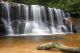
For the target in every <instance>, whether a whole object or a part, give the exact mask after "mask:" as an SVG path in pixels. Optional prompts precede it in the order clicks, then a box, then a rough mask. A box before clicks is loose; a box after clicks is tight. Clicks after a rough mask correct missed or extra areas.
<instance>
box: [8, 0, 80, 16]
mask: <svg viewBox="0 0 80 53" xmlns="http://www.w3.org/2000/svg"><path fill="white" fill-rule="evenodd" d="M8 1H14V2H19V3H24V4H39V5H47V6H49V7H56V8H60V9H63V10H64V11H68V12H70V13H71V14H78V16H80V0H8Z"/></svg>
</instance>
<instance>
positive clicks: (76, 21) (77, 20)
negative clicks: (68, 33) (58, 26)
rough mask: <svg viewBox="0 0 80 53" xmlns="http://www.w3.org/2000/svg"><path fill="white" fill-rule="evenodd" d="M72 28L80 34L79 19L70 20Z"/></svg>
mask: <svg viewBox="0 0 80 53" xmlns="http://www.w3.org/2000/svg"><path fill="white" fill-rule="evenodd" d="M71 20H72V23H73V26H74V28H75V29H76V32H77V33H80V18H71Z"/></svg>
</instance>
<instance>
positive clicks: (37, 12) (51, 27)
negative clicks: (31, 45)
mask: <svg viewBox="0 0 80 53" xmlns="http://www.w3.org/2000/svg"><path fill="white" fill-rule="evenodd" d="M1 8H2V18H1V19H2V21H3V23H4V26H5V29H6V31H7V32H8V35H11V34H25V35H48V34H66V33H68V32H72V31H68V27H67V26H66V25H64V21H63V20H64V19H65V18H66V16H65V12H64V11H63V10H61V9H56V8H50V7H45V6H41V5H25V4H19V3H9V2H2V3H1ZM69 17H70V15H69ZM63 29H64V30H63ZM71 30H72V28H71ZM65 31H66V32H65Z"/></svg>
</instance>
